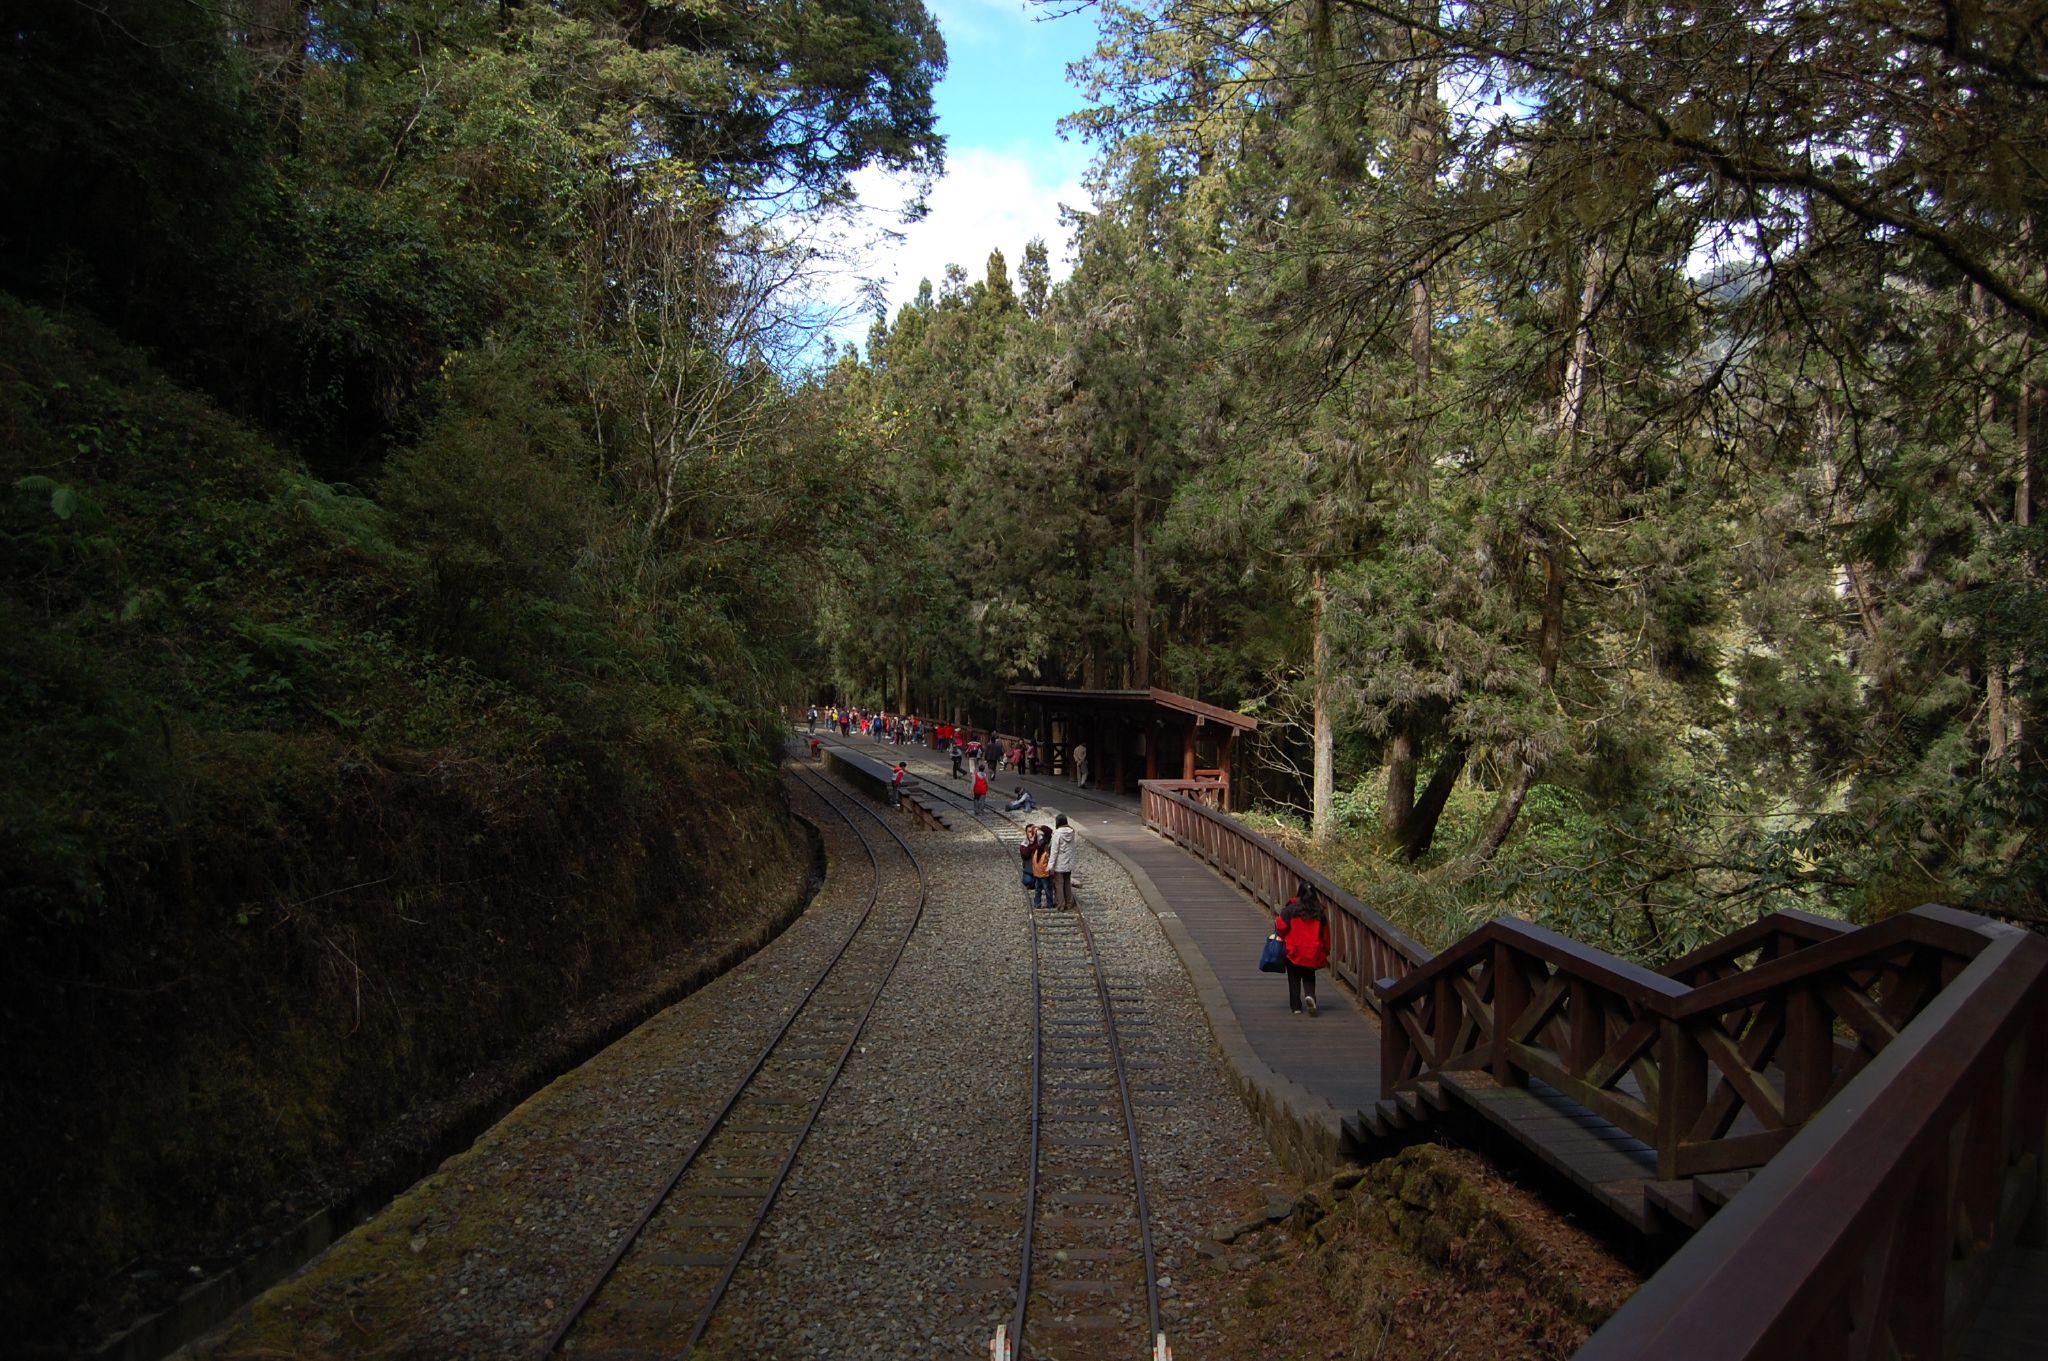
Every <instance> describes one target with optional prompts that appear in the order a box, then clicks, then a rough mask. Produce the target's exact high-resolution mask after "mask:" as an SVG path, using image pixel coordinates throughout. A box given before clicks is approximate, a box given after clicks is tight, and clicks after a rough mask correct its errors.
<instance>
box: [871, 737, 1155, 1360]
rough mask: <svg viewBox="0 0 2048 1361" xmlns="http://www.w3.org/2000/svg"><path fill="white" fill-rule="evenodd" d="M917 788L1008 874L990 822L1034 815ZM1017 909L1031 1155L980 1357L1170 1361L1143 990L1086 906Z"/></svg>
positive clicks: (1005, 851)
mask: <svg viewBox="0 0 2048 1361" xmlns="http://www.w3.org/2000/svg"><path fill="white" fill-rule="evenodd" d="M845 745H847V746H849V747H851V746H852V744H851V743H850V742H849V743H846V744H845ZM853 749H854V750H856V751H858V750H859V749H858V748H857V747H855V748H853ZM920 789H921V791H922V792H923V793H925V794H927V795H928V796H931V797H936V798H938V799H941V800H943V801H945V802H946V803H948V804H949V805H951V806H954V807H956V808H959V809H961V810H962V811H963V812H967V813H968V814H969V818H970V820H971V821H972V822H973V823H974V825H975V826H977V827H978V828H980V830H982V831H983V832H985V833H987V834H988V835H989V837H990V838H991V839H992V840H993V841H994V842H995V848H996V851H997V853H998V854H999V855H1000V856H1002V857H1003V863H1004V868H1005V870H1006V872H1008V873H1011V874H1015V873H1016V870H1017V839H1016V838H1005V836H1004V835H1003V834H1002V832H1000V831H998V830H997V828H998V827H1008V828H1011V829H1014V830H1021V829H1022V827H1023V826H1024V824H1025V822H1026V821H1027V820H1036V819H1035V818H1033V819H1026V818H1020V817H1017V816H1015V815H1012V814H1010V813H1007V812H1005V811H1003V810H1002V809H1001V808H999V807H991V808H989V809H987V810H985V811H984V813H983V815H982V817H980V818H973V817H972V812H971V810H972V808H973V802H974V800H973V796H972V795H970V794H966V793H963V792H961V791H957V790H954V789H952V788H950V787H948V786H947V785H946V784H943V783H941V782H940V781H939V780H930V781H921V782H920ZM1092 802H1106V801H1104V800H1092ZM1028 916H1029V918H1030V922H1031V991H1032V1003H1033V1005H1032V1018H1033V1019H1032V1034H1031V1150H1030V1159H1029V1162H1028V1169H1029V1170H1028V1173H1027V1181H1026V1186H1025V1193H1024V1224H1023V1231H1022V1235H1021V1242H1020V1252H1019V1264H1018V1272H1017V1295H1016V1306H1015V1308H1014V1309H1013V1311H1012V1313H1011V1316H1010V1318H1009V1320H1008V1321H1007V1322H1005V1323H1003V1324H1002V1325H1000V1326H999V1327H998V1328H997V1330H996V1335H995V1337H994V1338H993V1339H992V1340H991V1342H990V1344H989V1355H990V1358H991V1361H1025V1359H1026V1358H1043V1361H1084V1358H1085V1359H1087V1361H1094V1359H1095V1358H1103V1357H1110V1356H1119V1355H1121V1356H1131V1355H1134V1354H1136V1355H1149V1356H1151V1357H1152V1358H1154V1361H1171V1358H1172V1355H1173V1353H1172V1349H1171V1348H1170V1347H1169V1346H1168V1345H1167V1341H1166V1336H1165V1334H1164V1332H1163V1331H1162V1330H1161V1328H1160V1321H1159V1268H1158V1261H1157V1258H1156V1256H1155V1254H1154V1252H1153V1246H1152V1216H1151V1207H1150V1205H1149V1204H1148V1203H1147V1200H1146V1195H1145V1159H1144V1146H1143V1140H1142V1138H1141V1137H1140V1133H1139V1129H1138V1121H1137V1112H1136V1108H1135V1102H1134V1098H1133V1095H1132V1087H1133V1085H1134V1084H1133V1082H1132V1077H1131V1068H1132V1063H1131V1060H1130V1059H1129V1058H1128V1057H1127V1055H1126V1053H1125V1049H1126V1041H1127V1040H1129V1039H1130V1038H1131V1037H1133V1036H1141V1035H1142V1034H1143V1032H1144V1031H1145V1030H1146V1029H1147V1028H1148V1027H1149V1025H1150V1022H1149V1020H1148V1019H1147V1018H1146V1017H1145V1014H1144V1013H1145V1006H1146V1002H1145V998H1144V996H1143V994H1142V993H1141V992H1139V991H1137V990H1136V989H1135V988H1134V987H1132V986H1131V985H1121V986H1120V985H1117V984H1113V983H1112V982H1111V981H1110V977H1109V973H1108V970H1107V969H1106V968H1105V966H1104V963H1103V958H1102V951H1101V950H1100V949H1099V948H1098V947H1097V944H1096V940H1095V932H1094V929H1093V927H1092V926H1091V924H1090V922H1089V919H1088V913H1087V912H1086V911H1085V910H1083V909H1080V908H1078V907H1077V909H1076V910H1074V911H1072V912H1058V911H1036V910H1034V911H1030V912H1029V913H1028ZM1140 1317H1142V1326H1143V1328H1144V1332H1143V1334H1142V1336H1141V1335H1140V1334H1139V1332H1138V1328H1139V1326H1140V1322H1139V1319H1140Z"/></svg>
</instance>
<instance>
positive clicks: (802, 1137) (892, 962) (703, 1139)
mask: <svg viewBox="0 0 2048 1361" xmlns="http://www.w3.org/2000/svg"><path fill="white" fill-rule="evenodd" d="M796 769H798V770H800V769H801V768H800V767H798V768H796ZM800 783H802V784H803V785H804V786H805V787H806V788H808V789H810V790H811V792H812V793H814V794H818V795H819V796H820V802H821V803H822V804H823V805H824V806H825V807H826V808H827V809H829V810H830V811H831V812H832V813H834V814H835V815H837V816H838V817H839V819H840V820H841V821H842V822H844V823H845V824H846V827H847V829H848V830H849V831H851V832H852V833H853V835H854V836H855V838H856V839H857V840H859V842H860V843H861V847H862V850H863V851H865V852H866V854H867V857H868V862H869V866H870V868H871V869H872V870H873V872H874V883H873V885H872V886H871V887H870V889H869V891H868V898H867V902H866V903H864V904H863V905H862V907H861V909H860V915H859V917H858V918H857V919H856V920H855V921H854V923H853V925H852V926H851V927H850V928H849V929H848V931H847V933H846V937H845V939H843V940H842V941H840V943H839V946H838V948H837V949H836V950H834V951H833V953H832V957H831V958H830V959H828V960H827V961H826V962H825V964H824V966H823V967H822V968H821V969H820V970H819V971H818V973H817V975H816V976H815V977H813V978H812V980H811V982H810V984H809V985H808V986H807V987H806V988H805V989H804V991H803V993H802V995H801V996H800V997H799V998H798V999H797V1004H796V1005H795V1006H794V1007H792V1008H790V1012H789V1015H788V1016H787V1017H786V1018H785V1019H784V1020H783V1023H782V1025H781V1026H780V1027H778V1028H777V1030H776V1031H775V1034H774V1035H773V1036H771V1037H770V1038H769V1040H768V1042H767V1044H766V1045H765V1046H764V1047H763V1048H762V1050H761V1052H760V1053H759V1054H758V1055H756V1056H755V1058H754V1061H753V1063H752V1064H751V1065H750V1066H749V1067H748V1069H747V1071H746V1073H745V1074H744V1075H743V1076H742V1077H741V1078H740V1080H739V1081H738V1083H736V1084H735V1085H734V1087H733V1089H732V1091H731V1093H730V1094H729V1095H728V1096H727V1097H726V1099H725V1102H724V1104H723V1105H721V1106H720V1108H719V1110H718V1113H717V1114H716V1115H714V1116H712V1118H711V1119H710V1120H709V1121H708V1122H707V1123H706V1124H705V1126H704V1130H703V1132H702V1133H701V1134H699V1135H698V1137H697V1140H696V1142H695V1143H694V1144H692V1145H691V1147H690V1151H689V1152H688V1153H686V1154H685V1155H684V1156H683V1159H682V1161H681V1162H680V1163H679V1164H678V1165H677V1166H676V1169H675V1171H674V1172H673V1173H672V1174H671V1175H670V1176H669V1178H668V1179H667V1181H666V1182H664V1183H663V1185H662V1187H661V1189H660V1190H659V1191H657V1192H656V1193H655V1195H654V1196H653V1197H652V1199H650V1200H649V1201H648V1203H647V1205H646V1206H645V1207H644V1208H643V1209H642V1210H641V1212H640V1214H639V1216H638V1217H637V1218H636V1219H635V1220H634V1222H633V1224H632V1226H631V1227H630V1228H629V1229H627V1231H626V1232H625V1233H624V1234H622V1235H621V1236H620V1241H619V1244H618V1246H617V1247H616V1248H614V1249H613V1250H612V1252H611V1254H610V1256H609V1257H607V1258H606V1260H605V1262H604V1265H603V1266H602V1267H601V1268H599V1270H598V1272H597V1274H596V1276H595V1278H594V1279H593V1280H592V1281H591V1284H590V1286H589V1288H588V1289H587V1290H585V1291H584V1293H583V1295H582V1297H581V1298H579V1299H578V1300H577V1301H576V1303H575V1304H574V1305H573V1306H571V1308H570V1310H569V1312H568V1313H567V1314H566V1315H565V1316H564V1317H563V1319H562V1321H561V1323H560V1324H559V1325H558V1326H557V1327H556V1328H555V1329H554V1331H553V1332H552V1333H551V1334H550V1335H549V1337H548V1339H547V1341H546V1343H545V1344H544V1345H543V1346H542V1347H541V1348H540V1349H539V1351H538V1355H539V1356H540V1357H542V1358H547V1357H551V1356H553V1355H554V1354H555V1353H556V1352H557V1351H558V1350H559V1349H560V1348H561V1346H562V1343H563V1342H564V1341H565V1340H566V1339H567V1338H568V1336H569V1334H570V1332H572V1331H573V1330H574V1329H575V1327H576V1325H577V1323H578V1322H579V1321H581V1319H582V1318H583V1316H584V1315H585V1313H586V1312H587V1311H588V1310H589V1308H590V1306H591V1304H592V1303H594V1302H595V1301H596V1299H597V1297H598V1296H599V1294H601V1293H602V1292H603V1290H604V1287H605V1285H606V1283H607V1282H608V1281H610V1279H611V1278H612V1276H613V1274H614V1273H615V1272H616V1271H617V1270H618V1267H619V1265H620V1263H621V1262H623V1261H624V1260H625V1259H626V1257H627V1256H628V1255H630V1253H631V1251H632V1249H633V1247H634V1246H635V1244H636V1243H637V1241H638V1240H639V1238H640V1236H641V1235H642V1233H644V1232H645V1230H646V1228H647V1225H648V1224H649V1223H651V1222H652V1221H653V1219H654V1216H655V1215H656V1214H658V1213H659V1212H660V1210H661V1207H662V1206H663V1205H664V1204H665V1203H667V1201H668V1199H669V1197H670V1196H671V1195H673V1194H674V1192H675V1189H676V1187H677V1186H679V1185H680V1184H681V1183H682V1179H683V1178H684V1176H686V1175H687V1174H688V1173H689V1171H690V1169H691V1168H692V1167H693V1166H694V1165H695V1163H696V1161H697V1158H698V1156H699V1155H700V1154H702V1153H703V1151H704V1149H705V1148H706V1147H707V1146H709V1144H710V1142H711V1140H712V1139H713V1137H714V1136H716V1135H717V1133H718V1132H719V1130H720V1129H721V1128H723V1127H724V1126H725V1124H726V1122H727V1121H728V1120H729V1119H730V1118H731V1116H732V1113H733V1111H734V1110H735V1109H736V1108H737V1107H738V1106H739V1104H740V1102H741V1101H742V1100H743V1099H744V1098H745V1096H746V1095H747V1093H748V1091H749V1089H750V1088H751V1087H752V1085H753V1083H754V1081H755V1079H756V1078H758V1077H759V1076H760V1075H761V1071H762V1069H763V1068H765V1067H766V1066H767V1063H768V1060H769V1059H770V1058H771V1057H772V1056H773V1055H774V1053H775V1051H776V1050H777V1049H778V1048H780V1047H781V1045H782V1043H783V1041H784V1040H785V1039H786V1038H787V1037H788V1035H789V1032H790V1030H791V1029H792V1028H793V1027H794V1026H795V1025H796V1022H797V1020H798V1018H799V1017H801V1016H803V1014H804V1011H805V1009H806V1007H808V1006H809V1004H810V1002H811V1000H812V998H814V997H815V996H816V995H817V993H818V990H819V989H820V988H822V987H823V986H824V985H825V983H826V981H827V980H828V979H830V978H831V977H832V975H833V973H834V971H835V970H837V968H838V966H839V963H840V961H841V960H842V959H843V958H844V957H845V955H846V952H847V951H848V950H849V949H851V948H852V946H853V943H854V941H855V940H857V939H859V937H860V934H861V932H862V931H863V930H864V929H866V927H867V925H868V922H869V921H870V919H871V918H872V917H873V915H874V910H875V907H876V904H877V903H878V902H879V901H880V899H881V894H882V881H883V872H882V866H881V859H880V857H879V856H877V855H876V854H875V846H874V843H873V842H871V841H870V840H869V838H868V837H867V836H866V835H865V834H864V833H863V832H861V830H860V828H859V827H858V826H857V825H855V823H854V821H853V819H852V818H851V817H849V816H848V815H847V813H846V811H845V809H843V808H841V807H840V806H839V805H838V804H837V803H836V802H834V799H833V797H831V796H830V795H827V794H826V792H825V791H827V790H830V791H831V793H832V794H833V795H839V796H841V797H843V796H844V795H843V792H842V791H839V790H838V789H837V788H836V787H835V786H833V785H832V784H831V783H830V782H829V781H822V780H818V779H814V778H813V777H811V776H810V775H809V774H808V773H805V774H804V775H803V777H802V778H801V780H800ZM864 811H865V810H864ZM870 816H873V817H874V818H875V820H876V821H878V822H881V824H882V826H883V829H884V830H886V831H888V832H889V834H890V835H891V836H892V837H894V838H895V840H896V841H897V843H898V844H899V845H900V846H901V847H902V849H903V852H904V854H905V856H906V857H908V859H909V861H910V864H911V868H912V870H913V872H914V873H915V874H916V876H917V882H918V894H917V902H916V907H915V910H914V911H913V913H912V916H911V921H910V925H909V926H908V927H907V928H906V929H905V931H904V934H903V938H902V940H901V941H899V942H898V944H897V947H896V951H895V953H894V954H893V955H892V956H891V957H890V959H889V961H888V965H887V967H886V969H885V970H884V971H883V973H882V976H881V978H880V980H879V981H878V982H877V983H876V985H875V989H874V993H873V995H872V996H871V997H870V999H869V1001H868V1005H867V1008H866V1009H865V1010H864V1011H863V1012H862V1014H861V1017H860V1021H859V1023H858V1024H857V1025H856V1026H855V1028H854V1031H853V1034H852V1037H851V1039H849V1040H848V1041H847V1044H846V1046H845V1047H844V1048H843V1049H842V1051H841V1053H840V1056H839V1059H838V1061H837V1063H835V1064H834V1066H833V1068H832V1070H831V1072H830V1073H828V1074H827V1075H826V1077H825V1081H824V1085H823V1087H822V1089H821V1090H820V1091H819V1093H818V1095H817V1097H816V1098H815V1099H814V1100H813V1101H812V1103H811V1106H810V1108H809V1111H808V1113H807V1114H806V1116H805V1119H804V1122H803V1125H802V1127H801V1129H800V1131H799V1132H798V1133H797V1134H796V1136H795V1138H794V1141H793V1143H792V1146H791V1148H790V1151H789V1153H788V1155H787V1156H786V1157H785V1158H784V1160H783V1163H782V1166H781V1167H780V1168H779V1169H778V1170H777V1173H776V1175H775V1177H774V1179H773V1181H772V1183H771V1185H770V1186H769V1188H768V1190H767V1191H766V1192H765V1194H764V1196H763V1199H762V1202H761V1205H760V1208H759V1209H758V1210H757V1211H756V1213H755V1215H754V1218H753V1220H752V1221H751V1222H750V1224H749V1226H748V1228H747V1231H746V1233H745V1235H744V1236H743V1237H742V1239H741V1241H740V1243H739V1245H738V1247H737V1248H736V1249H735V1250H734V1252H733V1254H732V1258H731V1260H730V1261H729V1262H728V1264H727V1266H726V1268H725V1270H724V1272H723V1274H722V1275H721V1277H720V1279H719V1281H718V1284H717V1285H716V1286H715V1287H714V1289H713V1291H712V1295H711V1298H710V1300H709V1302H708V1303H707V1304H706V1305H705V1306H704V1308H703V1309H702V1310H701V1311H700V1312H699V1315H698V1319H697V1321H696V1324H695V1326H694V1327H693V1329H692V1331H691V1333H690V1336H689V1339H688V1340H687V1341H686V1342H685V1343H684V1344H683V1346H682V1348H681V1349H680V1350H679V1351H678V1352H677V1353H675V1354H676V1355H677V1356H678V1357H681V1356H687V1355H688V1354H689V1352H690V1351H691V1349H692V1348H694V1347H695V1346H696V1344H697V1343H698V1342H699V1341H701V1340H702V1338H703V1334H704V1331H705V1329H706V1328H708V1327H709V1325H710V1320H711V1318H712V1317H713V1315H715V1313H716V1312H717V1308H718V1305H719V1303H720V1302H721V1301H722V1299H723V1297H724V1295H725V1292H726V1290H727V1289H728V1288H729V1287H730V1285H731V1283H732V1279H733V1276H734V1275H735V1274H736V1273H737V1271H738V1269H739V1265H740V1262H741V1261H743V1260H744V1258H745V1257H746V1254H747V1252H748V1251H749V1250H750V1249H751V1248H752V1246H753V1243H754V1240H755V1238H756V1237H758V1236H759V1233H760V1229H761V1227H762V1225H763V1224H765V1223H766V1221H767V1217H768V1213H769V1211H770V1210H771V1209H772V1208H773V1207H774V1203H775V1198H776V1196H777V1195H779V1194H780V1192H781V1189H782V1185H783V1183H784V1181H786V1180H787V1178H788V1175H789V1171H790V1168H791V1167H792V1166H793V1165H794V1163H795V1160H796V1155H797V1153H798V1152H799V1151H800V1150H801V1149H802V1148H803V1145H804V1143H805V1141H806V1140H807V1139H808V1138H809V1137H810V1132H811V1128H812V1127H813V1126H814V1125H815V1124H816V1123H817V1119H818V1115H819V1113H820V1112H821V1111H822V1110H823V1108H824V1104H825V1101H826V1100H827V1099H828V1098H829V1097H830V1095H831V1093H832V1088H833V1087H834V1085H835V1084H836V1083H837V1082H838V1079H839V1074H840V1072H841V1070H843V1069H844V1068H845V1066H846V1062H847V1058H848V1057H849V1056H850V1055H851V1053H852V1051H853V1049H854V1048H855V1047H856V1046H857V1045H858V1044H859V1042H860V1036H861V1034H862V1033H863V1032H864V1031H865V1029H866V1027H867V1022H868V1018H869V1017H870V1016H871V1015H872V1014H873V1012H874V1008H875V1004H876V1002H877V1001H879V999H880V997H881V994H882V992H883V991H884V990H885V989H886V988H887V986H888V983H889V980H890V979H891V978H892V977H893V976H894V974H895V970H896V966H897V964H898V963H899V962H900V961H901V960H902V957H903V952H904V950H905V949H906V948H907V947H908V945H909V942H910V937H911V935H912V934H914V933H915V931H916V930H917V927H918V925H919V923H920V922H921V921H922V920H923V917H924V905H925V897H926V876H925V873H924V866H923V862H922V861H921V860H919V859H918V857H917V854H916V852H915V851H913V850H911V848H910V845H909V843H908V842H906V841H904V840H903V838H902V836H901V835H900V834H898V833H897V832H896V830H895V829H894V828H892V827H890V826H889V825H888V824H887V822H886V821H883V820H882V819H881V817H880V815H879V814H873V813H870Z"/></svg>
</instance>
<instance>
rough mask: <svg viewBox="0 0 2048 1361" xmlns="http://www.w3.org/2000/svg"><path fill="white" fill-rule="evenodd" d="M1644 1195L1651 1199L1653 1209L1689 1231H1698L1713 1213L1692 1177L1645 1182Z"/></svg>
mask: <svg viewBox="0 0 2048 1361" xmlns="http://www.w3.org/2000/svg"><path fill="white" fill-rule="evenodd" d="M1643 1194H1644V1195H1645V1196H1647V1197H1648V1198H1649V1202H1650V1208H1651V1209H1653V1210H1655V1211H1658V1212H1659V1213H1662V1214H1667V1215H1670V1216H1671V1217H1672V1218H1673V1219H1675V1220H1677V1221H1678V1222H1679V1223H1680V1224H1683V1225H1685V1227H1687V1228H1688V1229H1697V1228H1698V1227H1699V1226H1700V1225H1702V1224H1704V1223H1706V1222H1707V1216H1708V1215H1710V1214H1712V1213H1713V1209H1712V1208H1711V1207H1710V1206H1708V1205H1707V1204H1706V1203H1705V1202H1704V1201H1702V1200H1701V1199H1700V1188H1699V1187H1698V1185H1697V1184H1695V1182H1694V1181H1693V1179H1692V1178H1691V1177H1684V1178H1681V1179H1679V1180H1677V1181H1647V1182H1644V1183H1643Z"/></svg>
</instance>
